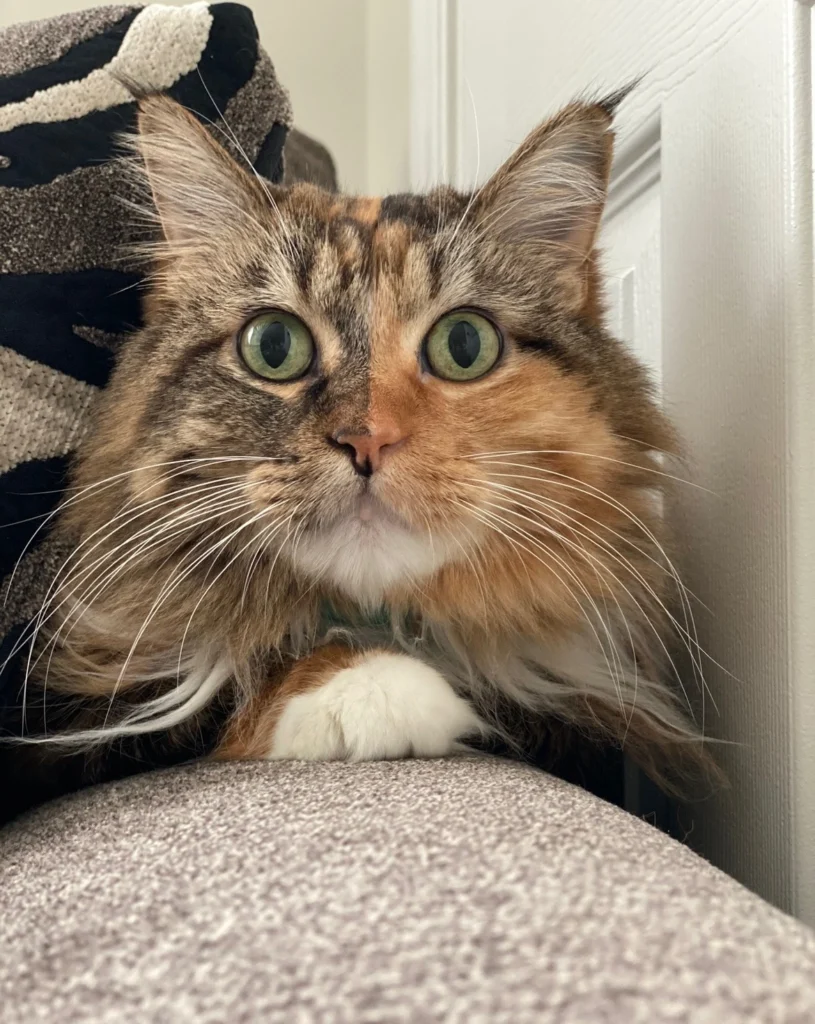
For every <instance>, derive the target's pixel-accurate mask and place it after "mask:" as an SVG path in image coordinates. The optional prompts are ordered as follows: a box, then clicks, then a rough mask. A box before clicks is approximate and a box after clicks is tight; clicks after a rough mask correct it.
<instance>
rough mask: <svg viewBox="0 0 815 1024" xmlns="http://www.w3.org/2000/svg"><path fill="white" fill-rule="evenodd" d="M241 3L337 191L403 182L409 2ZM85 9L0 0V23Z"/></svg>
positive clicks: (74, 2)
mask: <svg viewBox="0 0 815 1024" xmlns="http://www.w3.org/2000/svg"><path fill="white" fill-rule="evenodd" d="M125 2H126V0H125ZM244 2H247V3H248V6H249V7H251V8H252V9H253V11H254V14H255V20H256V21H257V24H258V30H259V32H260V39H261V43H262V44H263V46H264V47H265V48H266V50H267V51H268V52H269V55H270V56H271V58H272V60H273V61H274V63H275V66H276V68H277V70H278V73H279V74H280V78H281V80H282V81H283V83H284V84H285V85H286V87H287V88H288V89H289V91H290V92H291V96H292V103H293V106H294V116H295V121H296V123H297V126H298V127H299V128H301V129H302V130H303V131H306V132H308V133H309V134H311V135H313V136H314V137H315V138H317V139H319V140H320V141H321V142H323V143H325V144H326V145H327V146H328V147H329V148H330V149H331V152H332V153H333V155H334V159H335V160H336V163H337V168H338V171H339V174H340V180H341V184H342V185H343V187H345V188H347V189H348V190H349V191H352V192H372V193H386V192H398V191H402V190H404V189H405V188H407V185H408V135H409V131H408V36H409V32H408V12H409V0H244ZM85 6H88V7H90V6H93V4H92V3H89V2H83V0H0V26H2V25H10V24H12V23H13V22H16V21H30V20H32V19H35V18H47V17H51V16H52V15H55V14H62V13H64V12H66V11H71V10H76V9H79V8H81V7H85Z"/></svg>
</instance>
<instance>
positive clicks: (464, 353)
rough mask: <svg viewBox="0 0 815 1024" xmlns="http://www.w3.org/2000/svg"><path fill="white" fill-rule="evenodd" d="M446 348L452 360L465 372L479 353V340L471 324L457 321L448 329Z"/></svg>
mask: <svg viewBox="0 0 815 1024" xmlns="http://www.w3.org/2000/svg"><path fill="white" fill-rule="evenodd" d="M447 346H448V348H449V349H450V355H451V356H452V357H453V359H454V360H455V361H456V362H457V363H458V365H459V366H461V367H462V368H463V369H465V370H466V369H468V368H469V367H471V366H472V365H473V363H474V362H475V361H476V359H478V353H479V352H480V351H481V338H480V337H479V335H478V331H477V330H476V328H475V327H473V325H472V324H471V323H468V322H467V321H466V320H459V321H458V323H455V324H453V326H452V327H451V328H450V333H449V334H448V336H447Z"/></svg>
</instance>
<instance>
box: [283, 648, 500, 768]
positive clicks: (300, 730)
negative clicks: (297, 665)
mask: <svg viewBox="0 0 815 1024" xmlns="http://www.w3.org/2000/svg"><path fill="white" fill-rule="evenodd" d="M485 732H486V728H485V726H484V724H483V723H482V722H481V720H480V719H479V717H478V715H477V714H476V713H475V711H474V710H473V708H472V707H471V706H470V705H469V704H468V703H467V701H465V700H463V699H462V698H461V697H459V696H458V695H457V694H456V693H455V691H454V690H453V688H452V687H451V686H450V684H449V683H448V682H447V681H446V680H445V679H444V678H443V676H441V675H440V674H439V672H437V671H436V670H435V669H433V668H431V667H430V666H429V665H426V664H424V662H421V661H418V660H417V659H416V658H410V657H408V656H407V655H404V654H390V653H384V652H377V653H374V654H371V655H365V656H362V657H361V658H360V659H359V661H358V662H357V663H356V664H353V665H351V666H349V667H347V668H344V669H341V670H340V671H339V672H336V673H335V674H334V675H332V676H330V677H329V678H328V680H327V681H326V682H324V683H323V685H321V686H319V687H316V688H314V689H312V690H310V691H309V692H307V693H301V694H297V695H296V696H294V697H291V698H290V699H289V701H288V702H287V703H286V705H285V707H284V708H283V710H282V713H281V715H280V717H279V719H278V721H277V724H276V726H275V728H274V731H273V733H272V735H271V737H270V738H269V747H268V752H267V754H266V756H267V757H268V758H270V759H272V760H301V761H375V760H383V759H385V760H390V759H396V758H403V757H445V756H448V755H450V754H453V753H456V752H460V751H463V750H464V749H466V748H465V747H464V745H463V742H462V741H463V740H464V739H465V738H467V737H475V736H482V735H484V733H485Z"/></svg>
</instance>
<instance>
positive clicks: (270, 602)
mask: <svg viewBox="0 0 815 1024" xmlns="http://www.w3.org/2000/svg"><path fill="white" fill-rule="evenodd" d="M619 99H620V95H617V96H613V97H610V98H608V99H605V100H599V101H576V102H573V103H571V104H570V105H569V106H567V107H565V108H564V109H563V110H561V111H560V112H559V113H558V114H557V115H556V116H554V117H552V118H551V119H549V120H547V121H546V122H544V123H543V124H542V125H541V126H540V127H538V128H536V129H535V130H534V131H533V132H532V133H531V134H530V135H529V136H528V138H527V139H526V140H525V141H524V142H523V143H522V144H521V145H520V147H519V148H518V149H517V150H516V151H515V152H514V153H513V155H512V156H511V157H510V158H509V159H508V160H507V161H506V163H504V164H503V166H502V167H500V168H499V170H497V171H496V172H495V174H493V176H492V177H491V178H489V180H488V181H487V182H486V183H485V184H484V185H483V186H481V187H480V188H478V189H477V190H475V191H473V192H470V193H466V192H459V191H456V190H454V189H452V188H448V187H439V188H435V189H433V190H432V191H429V192H428V193H426V194H415V195H414V194H405V195H392V196H388V197H386V198H384V199H373V198H360V197H354V196H346V195H342V194H335V193H329V192H326V191H323V190H321V189H320V188H318V187H316V186H313V185H306V184H299V185H293V186H290V187H287V188H283V187H279V186H275V185H271V184H269V183H268V182H265V181H263V180H262V179H260V178H259V177H258V176H256V175H255V176H253V175H252V174H251V173H250V172H249V171H247V170H245V169H244V168H243V167H242V166H240V165H239V164H238V162H236V160H235V159H233V157H232V156H230V155H229V153H228V152H227V151H226V149H225V148H223V147H222V146H221V145H220V144H219V142H217V141H215V139H214V138H213V137H212V135H211V134H210V133H208V132H207V131H206V130H205V129H204V128H203V127H202V126H201V125H200V123H199V122H198V121H197V120H196V119H195V117H193V116H192V115H191V114H190V113H188V112H187V111H186V110H184V109H183V108H182V107H180V106H179V105H178V104H176V103H175V102H174V101H172V100H170V99H169V98H167V97H162V96H151V97H144V98H142V99H141V101H140V109H139V116H138V134H137V136H136V137H135V141H134V146H135V150H136V156H135V158H134V159H133V161H132V165H133V168H134V173H136V174H137V175H139V176H140V181H141V182H142V184H143V185H146V189H147V190H148V191H149V198H148V199H147V201H146V203H145V204H144V205H145V208H146V209H147V211H148V215H149V216H151V217H153V219H154V222H155V226H156V228H157V231H156V233H155V234H156V238H158V241H155V242H153V243H152V244H149V245H148V246H147V249H148V254H149V258H150V260H151V261H152V273H151V276H150V278H149V291H148V293H147V295H146V297H145V302H144V327H143V329H142V330H141V331H140V332H139V333H138V334H137V335H135V336H134V337H132V339H130V340H129V341H128V343H127V344H126V345H125V346H124V348H123V350H122V352H121V354H120V357H119V359H118V365H117V368H116V370H115V373H114V376H113V379H112V382H111V384H110V385H109V387H108V388H107V390H106V392H105V393H104V395H103V396H102V398H101V401H100V403H99V406H98V408H97V409H96V412H95V420H94V423H93V426H92V429H91V430H90V432H89V434H88V436H87V437H86V439H85V440H84V442H83V444H82V446H81V448H80V450H79V453H78V457H77V460H76V465H75V468H74V479H73V485H74V486H73V489H72V490H71V491H70V492H69V493H70V497H69V498H68V499H67V500H66V502H65V503H64V507H63V509H62V511H61V515H60V522H59V526H58V529H59V530H60V531H61V532H62V533H63V534H64V535H65V536H66V537H70V538H71V539H72V540H73V542H74V543H75V545H76V547H75V551H74V554H73V555H72V556H71V557H70V558H69V559H68V561H67V562H66V564H65V565H64V566H63V567H62V569H61V571H60V573H59V575H58V577H57V579H56V580H55V581H54V582H53V584H52V586H51V590H50V593H49V598H48V599H47V601H46V602H45V604H44V606H43V611H42V612H41V614H40V616H39V618H38V620H37V621H36V623H35V632H36V635H37V639H36V641H32V644H33V646H32V652H33V656H32V658H31V659H30V671H29V680H28V687H29V689H30V694H29V702H30V704H31V705H32V706H33V705H34V704H36V703H37V701H36V699H35V698H32V696H31V695H32V694H37V693H40V694H44V695H45V697H47V702H46V707H48V708H50V709H51V710H50V711H49V720H50V719H51V717H52V716H53V722H55V723H56V735H55V734H54V725H53V724H51V726H50V728H49V733H50V739H51V740H54V739H56V740H57V741H58V745H59V746H60V749H61V750H63V751H64V750H65V749H66V747H67V748H71V747H72V746H73V747H74V748H75V749H76V750H78V751H79V750H81V751H83V752H86V751H88V750H91V749H101V748H105V747H106V748H107V749H111V744H113V747H114V748H115V747H116V744H121V743H124V742H126V741H129V740H132V741H133V742H134V743H135V744H136V746H135V747H134V749H135V750H137V751H138V750H141V749H146V748H142V747H140V746H139V744H140V743H141V744H143V743H148V744H149V743H153V744H154V747H152V748H150V749H151V750H153V752H154V751H155V744H158V745H159V746H161V747H162V749H165V750H166V749H170V748H173V749H178V750H187V749H190V744H192V745H193V746H194V745H195V743H194V742H193V740H192V739H191V737H198V736H199V734H200V735H204V736H205V737H206V741H205V742H204V744H203V748H202V749H203V750H204V752H205V753H206V754H207V755H208V756H210V757H212V758H215V759H220V760H224V759H239V758H279V759H286V758H302V759H313V760H326V759H344V760H350V761H358V760H366V759H372V758H401V757H407V756H443V755H447V754H451V753H455V752H456V751H459V750H462V749H467V748H468V747H470V746H472V745H474V744H475V745H477V744H478V743H483V742H484V741H486V740H489V738H490V737H495V736H499V737H503V739H504V740H505V741H506V742H508V743H509V744H510V745H511V744H513V743H517V742H519V740H518V736H519V735H520V733H522V732H523V729H524V727H525V726H526V725H528V723H530V722H532V723H535V722H537V723H548V725H549V727H551V728H553V729H557V728H563V729H567V730H571V731H573V732H575V733H579V734H581V735H583V736H588V737H589V738H591V739H593V740H596V741H597V742H599V743H605V744H609V745H611V746H615V747H618V748H619V747H624V749H625V751H626V752H627V753H629V754H630V755H631V756H632V757H633V758H634V760H635V761H636V762H637V763H639V764H640V765H642V766H643V767H644V769H645V770H646V771H647V772H649V773H650V774H651V775H652V776H653V777H654V778H656V779H658V780H659V781H660V782H661V783H662V784H664V785H666V786H667V785H671V784H672V779H674V778H676V777H679V776H683V775H687V774H689V773H692V772H694V771H696V770H703V771H704V770H706V769H707V768H708V767H709V755H708V754H707V751H706V748H705V746H704V744H703V743H702V741H701V737H700V736H699V733H698V731H697V729H696V727H695V725H694V724H693V722H692V720H691V717H690V715H689V714H688V713H687V712H686V711H685V710H684V708H683V700H682V696H681V693H680V689H681V680H679V679H678V673H677V672H676V670H675V668H674V661H673V658H672V652H673V651H675V648H676V646H677V639H678V640H679V641H680V644H684V645H685V646H686V647H687V648H688V649H689V650H690V651H691V653H692V654H693V657H692V658H691V662H692V665H691V668H692V669H693V670H694V671H693V672H692V673H691V674H692V675H694V676H695V675H697V674H698V669H699V657H698V651H697V653H696V654H694V651H695V650H697V649H696V647H695V642H694V637H693V626H692V616H691V614H690V609H689V605H688V600H687V597H686V594H685V591H684V588H683V587H682V584H681V582H680V580H679V577H678V576H677V573H676V570H675V569H674V566H673V562H672V561H671V558H670V556H669V550H670V544H669V538H668V535H667V525H666V521H665V520H666V517H665V515H664V512H663V504H662V500H663V494H664V492H665V485H666V484H667V483H668V482H669V479H670V475H669V474H668V473H667V472H666V470H665V465H666V462H665V460H666V459H667V458H668V457H669V456H670V455H671V454H674V453H676V452H677V451H678V450H679V449H678V441H677V437H676V434H675V431H674V429H673V427H672V426H671V424H670V422H669V421H668V419H667V418H666V416H665V414H664V413H663V411H662V410H661V408H660V406H659V404H658V401H657V400H656V397H655V392H654V387H653V384H652V382H651V380H650V378H649V375H648V373H647V372H646V370H645V369H644V368H643V367H642V366H641V365H640V364H639V362H638V361H637V360H636V359H635V358H634V356H633V355H632V354H631V352H630V351H629V350H628V349H627V348H626V347H625V346H624V345H623V344H622V343H620V342H619V341H617V340H616V339H614V338H613V337H611V336H610V334H609V333H608V332H607V331H606V329H605V326H604V305H603V296H602V279H601V272H600V265H599V255H598V253H597V251H596V248H595V246H596V241H597V234H598V228H599V225H600V221H601V217H602V214H603V208H604V203H605V198H606V191H607V184H608V177H609V169H610V165H611V159H612V149H613V117H614V112H615V109H616V106H617V103H618V101H619ZM63 725H64V729H63ZM159 737H160V739H158V738H159ZM34 739H37V737H34ZM39 739H40V740H41V741H46V742H47V738H46V737H45V736H40V737H39ZM82 756H83V757H86V753H83V754H82ZM136 756H138V755H136Z"/></svg>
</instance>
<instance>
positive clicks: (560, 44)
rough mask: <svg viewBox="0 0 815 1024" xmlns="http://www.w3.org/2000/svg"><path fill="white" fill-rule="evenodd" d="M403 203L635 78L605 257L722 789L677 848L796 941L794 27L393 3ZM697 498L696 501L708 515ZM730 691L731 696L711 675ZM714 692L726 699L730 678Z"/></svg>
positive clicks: (808, 372)
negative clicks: (763, 903)
mask: <svg viewBox="0 0 815 1024" xmlns="http://www.w3.org/2000/svg"><path fill="white" fill-rule="evenodd" d="M412 14H413V26H412V28H413V30H412V40H411V45H412V54H413V56H412V74H413V77H412V98H413V108H412V139H413V145H412V155H413V179H414V181H413V184H414V185H415V186H417V187H421V186H425V185H427V184H429V183H430V182H431V181H434V180H437V179H438V178H439V177H440V176H441V175H443V174H445V173H446V174H447V175H449V176H451V177H452V178H453V180H454V181H455V182H456V183H458V184H460V185H468V186H469V185H471V184H472V183H473V182H474V181H475V180H476V179H479V180H483V178H484V177H485V176H486V175H487V174H488V173H489V172H490V171H492V170H493V169H494V168H495V167H496V166H497V165H498V164H499V162H500V161H501V160H502V159H503V158H504V157H506V156H507V154H508V153H509V152H510V150H511V149H512V148H513V146H515V145H516V144H517V143H518V142H519V141H520V140H521V139H522V138H523V136H524V135H525V133H526V132H527V131H528V130H529V129H530V128H531V127H532V126H533V125H534V124H535V123H537V122H538V121H540V120H541V119H542V118H543V116H544V115H546V114H548V113H550V112H551V111H552V110H553V109H554V108H556V107H557V106H559V105H560V104H562V103H564V102H567V101H568V100H570V99H572V98H574V97H576V96H579V95H581V94H585V93H586V92H596V93H603V92H611V91H613V90H615V89H616V88H618V87H620V86H621V85H624V84H626V83H627V82H629V81H631V80H632V79H634V78H637V77H638V76H640V75H645V77H644V79H643V81H642V82H641V84H640V85H639V86H638V88H637V89H636V90H635V91H634V93H633V94H632V96H631V97H630V98H629V99H628V100H626V102H625V103H624V104H623V106H622V107H621V108H620V112H619V116H618V125H619V135H618V150H617V161H616V166H615V172H614V175H613V179H612V187H611V194H610V205H609V212H608V216H607V219H606V226H605V237H604V242H605V246H606V253H607V267H608V270H609V272H610V275H611V297H612V300H613V301H612V307H613V312H612V316H613V326H614V328H615V329H616V330H617V331H618V332H619V333H620V334H621V336H623V337H624V338H625V339H626V340H627V341H629V342H630V343H631V344H632V345H633V346H634V348H635V349H636V350H637V351H638V352H639V353H640V355H641V356H642V357H643V358H644V359H645V360H646V361H648V362H650V363H651V365H652V366H653V367H654V368H655V371H656V372H657V373H658V375H659V377H660V380H661V382H662V388H663V397H664V401H665V403H666V405H667V407H668V409H669V410H670V412H671V413H672V415H673V416H674V418H675V420H676V421H677V423H678V425H679V427H680V428H681V430H682V431H683V432H684V435H685V438H686V440H687V442H688V446H689V450H690V455H691V459H692V463H693V470H692V476H693V479H694V480H695V481H696V482H697V483H698V484H700V485H702V488H707V489H709V491H708V490H703V489H701V488H699V487H681V488H680V497H679V500H678V508H677V510H676V515H677V518H678V520H679V522H680V525H681V537H682V546H683V550H682V554H681V562H682V567H683V570H684V575H685V578H686V582H687V584H688V585H689V587H690V589H691V590H692V591H694V593H695V594H696V595H697V596H698V597H699V598H700V599H701V601H702V602H703V603H704V605H706V606H707V608H708V611H705V610H704V608H702V607H699V608H698V609H697V622H698V626H699V638H700V642H701V644H702V646H703V647H704V648H705V649H706V650H707V651H708V652H709V654H710V655H711V656H712V658H713V659H715V662H718V663H719V665H721V666H724V667H725V668H726V669H727V672H726V671H724V670H723V669H722V668H720V667H719V666H718V665H717V664H715V663H713V662H708V664H707V669H706V676H707V680H708V683H709V685H710V688H711V690H712V692H713V696H714V699H715V702H716V705H717V707H718V713H716V712H713V711H712V709H709V711H708V715H707V721H706V723H705V725H706V730H707V731H708V732H710V733H711V734H713V735H715V736H717V737H721V738H723V739H725V740H727V741H730V745H727V746H722V747H721V748H720V750H719V757H720V760H721V762H722V764H723V766H724V768H725V770H726V772H727V774H728V775H729V778H730V782H731V787H730V789H729V790H727V791H725V792H722V793H720V794H718V795H717V796H715V797H714V798H712V799H710V800H708V801H706V802H705V803H704V804H702V805H701V806H698V807H696V808H695V809H694V810H693V815H692V817H693V821H692V826H691V827H692V833H691V835H690V837H689V841H690V842H691V843H692V844H694V845H695V846H696V847H697V848H698V849H699V850H700V851H701V852H702V853H703V854H705V855H706V856H708V857H709V858H711V859H712V860H713V861H714V862H715V863H717V864H719V865H720V866H721V867H723V868H724V869H725V870H726V871H728V872H730V873H731V874H733V875H735V876H736V877H737V878H739V879H740V880H741V881H743V882H744V883H745V884H747V885H748V886H750V887H751V888H753V889H754V890H756V891H757V892H759V893H760V894H762V895H763V896H765V897H766V898H767V899H769V900H771V901H772V902H774V903H776V904H778V905H779V906H781V907H783V908H785V909H788V910H792V911H794V912H795V913H797V914H799V915H800V916H801V917H802V918H804V919H805V920H808V921H809V923H811V924H815V431H813V427H814V426H815V361H814V360H813V354H815V348H814V347H813V346H814V344H815V342H814V341H813V331H812V326H813V320H812V269H813V266H812V214H811V200H812V180H811V174H812V117H811V85H812V64H811V59H810V31H811V26H810V14H811V12H810V5H809V4H808V3H804V2H800V0H613V2H612V0H571V2H570V3H561V2H556V0H501V2H500V3H496V2H495V0H458V2H455V0H413V7H412ZM709 492H712V493H709ZM728 673H731V674H732V675H730V674H728ZM734 677H735V678H734Z"/></svg>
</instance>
